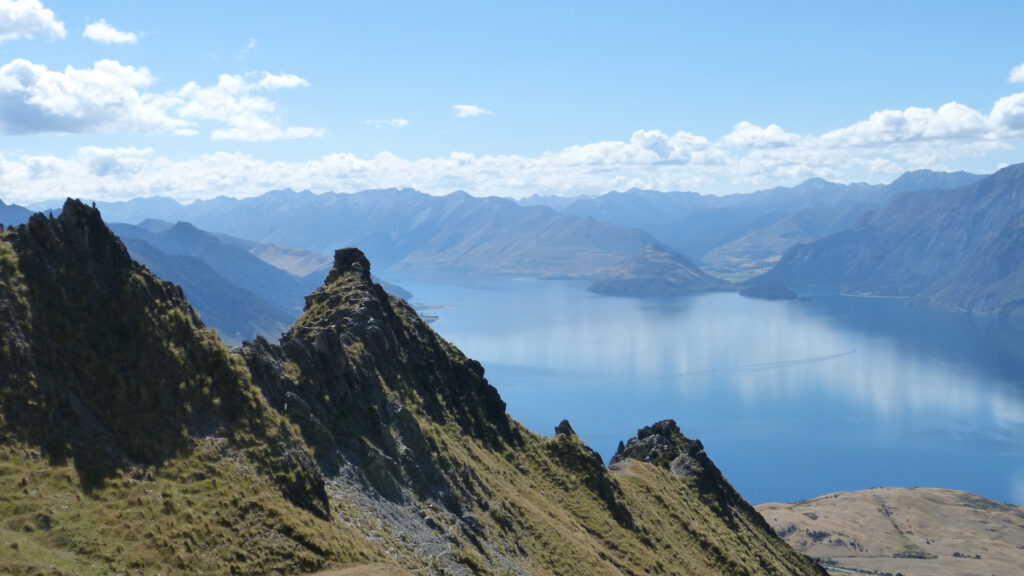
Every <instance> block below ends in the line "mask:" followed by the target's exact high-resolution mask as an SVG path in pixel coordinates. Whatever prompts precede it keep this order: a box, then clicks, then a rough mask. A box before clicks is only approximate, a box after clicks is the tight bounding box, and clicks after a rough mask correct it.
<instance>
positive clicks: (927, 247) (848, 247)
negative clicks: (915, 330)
mask: <svg viewBox="0 0 1024 576" xmlns="http://www.w3.org/2000/svg"><path fill="white" fill-rule="evenodd" d="M1022 229H1024V164H1017V165H1014V166H1010V167H1007V168H1004V169H1002V170H1000V171H998V172H996V173H995V174H993V175H991V176H988V177H986V178H984V179H982V180H979V181H977V182H976V183H974V184H971V185H968V186H963V187H960V188H956V189H952V190H918V191H908V192H903V193H900V194H899V195H898V196H896V197H895V198H894V199H893V200H892V202H890V203H889V204H888V205H887V206H885V208H883V209H880V210H878V211H877V212H875V213H873V214H870V215H868V216H867V217H865V218H864V220H863V221H861V222H860V223H859V224H858V225H857V226H855V227H853V228H851V229H849V230H846V231H843V232H839V233H837V234H834V235H831V236H828V237H825V238H823V239H821V240H818V241H816V242H812V243H808V244H801V245H797V246H794V247H793V248H792V249H790V250H789V251H788V252H787V253H786V254H785V256H784V257H783V258H782V260H781V261H780V262H779V264H778V266H776V267H775V269H774V270H772V271H771V272H770V273H768V274H766V275H765V276H763V277H761V278H758V279H755V280H754V281H753V282H754V283H755V284H756V283H772V284H780V285H785V286H789V287H791V288H793V289H796V290H798V291H801V290H802V291H808V290H835V291H843V292H851V293H866V294H872V295H880V296H897V297H906V298H914V299H915V300H916V301H917V302H919V303H923V304H927V305H931V306H938V307H943V308H947V309H951V310H956V311H961V312H968V313H971V314H977V315H984V316H999V317H1009V318H1024V242H1022V241H1024V233H1022Z"/></svg>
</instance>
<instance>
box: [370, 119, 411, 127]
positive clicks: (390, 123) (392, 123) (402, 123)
mask: <svg viewBox="0 0 1024 576" xmlns="http://www.w3.org/2000/svg"><path fill="white" fill-rule="evenodd" d="M365 124H369V125H370V126H373V127H374V128H380V129H385V128H405V127H406V126H408V125H409V121H408V120H406V119H405V118H381V119H377V120H367V121H366V122H365Z"/></svg>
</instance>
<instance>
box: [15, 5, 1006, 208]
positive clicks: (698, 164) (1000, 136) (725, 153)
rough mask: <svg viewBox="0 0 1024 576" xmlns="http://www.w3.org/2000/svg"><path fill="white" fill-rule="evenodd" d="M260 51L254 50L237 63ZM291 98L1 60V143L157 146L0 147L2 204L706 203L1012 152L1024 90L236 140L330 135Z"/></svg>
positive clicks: (45, 25)
mask: <svg viewBox="0 0 1024 576" xmlns="http://www.w3.org/2000/svg"><path fill="white" fill-rule="evenodd" d="M82 37H84V38H87V39H90V40H93V41H96V42H98V43H103V44H137V43H139V42H140V41H142V40H144V39H142V37H141V35H140V34H138V33H135V32H126V31H122V30H119V29H117V28H115V27H114V26H112V25H110V24H108V23H107V21H106V20H105V19H100V20H98V21H96V22H93V23H91V24H88V25H87V26H85V28H84V31H83V32H82ZM65 38H67V27H66V26H65V24H64V23H63V22H61V21H59V20H58V19H57V16H55V14H54V12H53V11H51V10H50V9H48V8H46V7H44V6H43V4H42V3H41V2H40V1H39V0H0V43H9V42H14V41H37V40H38V41H49V42H60V41H62V40H63V39H65ZM257 45H258V43H257V41H256V39H250V40H249V41H248V44H247V45H246V47H245V49H244V51H243V52H244V53H249V52H251V51H252V50H254V49H255V48H256V47H257ZM1007 80H1008V82H1009V83H1011V84H1014V83H1024V63H1022V64H1020V65H1019V66H1016V67H1014V68H1013V69H1012V70H1010V71H1009V75H1008V77H1007ZM297 88H303V89H306V90H316V87H315V86H312V85H311V83H310V82H308V81H307V80H306V79H305V78H303V77H300V76H298V75H296V74H292V73H288V72H279V73H273V72H269V71H263V70H254V71H251V72H248V73H244V74H229V73H223V74H221V75H220V76H219V77H218V78H217V79H216V82H213V83H210V82H209V80H207V82H206V83H203V82H201V81H189V82H187V83H185V84H183V85H180V86H177V87H173V86H172V87H161V83H160V81H159V78H158V74H157V73H154V72H153V71H151V70H150V69H149V68H148V67H146V66H137V65H130V64H123V63H122V62H120V61H119V60H116V59H102V60H97V61H95V62H93V63H92V64H91V65H90V66H84V67H83V66H79V67H75V66H72V65H67V66H66V67H64V68H63V69H62V70H59V69H50V68H49V67H47V66H46V65H44V64H39V63H35V62H33V61H31V60H29V59H26V58H14V59H11V60H10V61H8V62H6V63H3V64H2V65H0V134H3V135H6V136H9V137H29V136H35V137H40V136H41V135H60V134H76V135H83V134H84V135H90V134H95V135H134V136H144V137H150V138H153V140H154V145H152V146H150V145H146V146H134V145H132V146H100V145H86V146H79V147H77V148H75V149H74V150H72V151H70V152H65V153H64V154H62V155H60V154H47V153H42V154H41V153H30V152H24V151H10V150H5V149H0V185H2V187H3V190H4V192H3V195H4V198H3V199H4V200H6V201H8V202H19V203H33V202H38V201H41V200H47V199H53V198H56V197H61V196H65V195H75V196H81V197H86V198H92V199H104V200H117V199H127V198H132V197H137V196H152V195H163V196H168V197H173V198H177V199H180V200H186V201H187V200H192V199H198V198H210V197H214V196H218V195H229V196H252V195H258V194H261V193H263V192H266V191H268V190H271V189H275V188H285V187H289V188H295V189H310V190H313V191H317V192H320V191H338V192H354V191H359V190H364V189H371V188H386V187H413V188H417V189H419V190H422V191H425V192H428V193H435V194H443V193H448V192H451V191H453V190H457V189H463V190H467V191H469V192H471V193H473V194H477V195H505V196H512V197H522V196H528V195H531V194H536V193H540V194H558V195H580V194H595V193H601V192H606V191H609V190H623V189H627V188H647V189H659V190H696V191H700V192H708V193H715V192H717V191H720V190H723V189H725V190H734V189H736V187H738V186H740V187H746V189H747V190H753V189H755V188H757V187H764V186H768V185H775V184H782V183H789V184H793V183H797V182H799V181H802V180H804V179H807V178H811V177H823V178H826V179H831V180H836V181H850V180H852V179H855V178H863V177H865V175H867V176H868V177H870V178H874V179H875V180H876V181H887V180H891V179H892V178H894V177H896V176H898V175H899V174H901V173H902V172H904V171H907V170H913V169H919V168H930V169H940V170H941V169H950V168H953V167H955V166H956V165H957V163H958V161H961V160H963V159H965V158H985V157H987V156H989V155H992V154H994V153H997V152H1007V151H1016V150H1018V149H1019V145H1020V143H1021V141H1022V139H1024V92H1017V93H1011V94H1008V95H1006V96H1003V97H1001V98H998V99H997V100H996V101H994V102H992V104H991V106H990V107H989V108H988V109H987V110H978V109H974V108H971V107H969V106H966V105H963V104H960V103H957V102H947V103H945V104H943V105H941V106H939V107H937V108H931V107H907V108H903V109H892V110H880V111H876V112H874V113H872V114H870V115H869V116H868V117H867V118H866V119H863V120H861V121H859V122H855V123H853V124H850V125H846V126H839V127H836V128H834V129H831V130H828V131H825V132H822V133H816V134H814V133H805V134H801V133H794V132H789V131H787V130H785V129H784V128H783V127H782V126H780V125H778V124H774V123H771V124H768V125H766V126H765V125H758V124H755V123H752V122H748V121H740V122H738V123H737V124H735V125H734V126H733V127H732V129H731V131H729V132H728V133H726V134H724V135H722V136H720V137H717V138H713V137H708V136H704V135H700V134H694V133H690V132H687V131H676V132H674V133H672V132H666V131H662V130H659V129H656V128H655V129H637V130H635V131H633V132H632V134H629V135H626V134H623V138H622V139H621V140H608V141H598V142H590V143H583V144H577V145H571V146H567V147H563V148H560V149H556V150H552V151H549V152H545V153H541V154H533V155H519V154H484V155H476V154H473V153H470V152H464V151H452V152H451V153H449V154H447V155H443V156H433V157H420V158H404V157H401V156H399V155H396V154H393V153H391V152H387V151H382V152H379V153H377V154H374V155H371V156H359V155H356V154H354V153H349V152H345V151H330V150H328V151H326V152H325V153H322V154H320V155H317V156H316V157H312V158H309V159H298V160H295V159H292V160H287V161H286V160H277V159H268V158H267V157H266V156H265V155H260V154H254V153H252V152H251V151H249V150H247V149H241V148H239V147H237V145H235V144H232V143H256V142H273V141H280V140H303V139H310V138H323V137H325V136H326V135H327V130H326V129H325V128H323V127H317V126H291V125H288V123H287V122H286V121H285V119H284V117H283V116H284V114H283V112H282V110H281V108H280V106H279V103H278V101H277V100H275V98H274V95H275V94H276V93H278V92H280V91H286V90H293V89H297ZM339 105H343V104H339ZM325 112H326V111H325ZM449 114H450V116H452V117H455V118H458V119H460V120H461V119H478V118H480V117H484V116H491V115H495V112H494V111H492V110H490V109H488V108H485V107H483V106H480V105H477V104H453V105H451V108H450V109H449ZM473 121H474V122H478V121H479V120H473ZM364 122H365V124H366V125H369V126H371V127H374V128H378V129H409V127H410V125H412V122H411V121H410V120H409V119H407V118H404V117H391V118H375V119H374V118H371V119H367V120H365V121H364ZM159 137H168V138H179V139H189V138H192V139H195V138H200V139H204V140H209V141H216V142H218V143H222V145H223V149H221V150H218V151H215V152H204V153H198V154H195V155H192V156H190V157H186V158H182V157H180V156H179V157H173V156H171V155H166V154H162V153H161V152H160V151H159V150H158V149H157V147H156V145H157V144H158V143H159V141H158V140H157V139H158V138H159ZM7 142H11V140H10V139H8V140H7Z"/></svg>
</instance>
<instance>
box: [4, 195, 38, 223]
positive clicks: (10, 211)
mask: <svg viewBox="0 0 1024 576" xmlns="http://www.w3.org/2000/svg"><path fill="white" fill-rule="evenodd" d="M31 215H32V211H31V210H29V209H28V208H23V207H21V206H18V205H17V204H4V201H3V200H0V224H3V225H4V226H17V225H18V224H24V223H25V222H28V217H29V216H31Z"/></svg>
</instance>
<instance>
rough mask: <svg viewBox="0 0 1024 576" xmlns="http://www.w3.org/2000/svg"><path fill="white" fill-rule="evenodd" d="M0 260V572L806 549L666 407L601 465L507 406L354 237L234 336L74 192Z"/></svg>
mask: <svg viewBox="0 0 1024 576" xmlns="http://www.w3.org/2000/svg"><path fill="white" fill-rule="evenodd" d="M0 272H2V273H0V336H2V340H0V341H2V342H3V346H2V347H0V517H2V518H3V522H2V523H0V542H2V544H3V545H2V546H0V566H3V567H4V570H5V571H6V572H7V573H11V574H19V575H21V574H25V575H27V574H37V573H48V574H67V575H78V574H82V575H93V574H95V575H98V574H112V573H124V574H151V573H162V574H215V575H216V574H225V575H226V574H300V573H311V572H314V571H318V570H325V569H336V570H339V572H336V573H340V574H360V573H376V574H409V573H424V572H425V573H442V574H456V575H463V574H466V575H468V574H494V575H505V574H523V575H525V574H553V575H554V574H557V575H565V576H571V575H574V574H587V575H593V574H641V573H645V574H680V575H684V574H685V575H697V574H700V575H704V574H709V575H716V574H722V575H741V574H750V575H753V574H764V575H779V576H781V575H787V576H788V575H807V576H811V575H817V576H822V575H823V574H824V572H823V571H822V569H821V568H820V567H819V566H817V565H816V564H815V563H814V562H813V561H811V560H810V559H808V558H807V557H806V556H803V555H802V554H799V553H797V552H795V551H794V550H793V549H792V548H791V547H789V546H788V545H786V544H785V543H784V542H783V541H782V540H781V539H779V538H778V537H777V536H776V535H775V533H774V532H773V531H772V530H771V528H770V526H769V525H768V524H767V523H766V522H765V521H764V519H763V518H762V517H761V516H760V515H759V514H758V513H757V512H756V511H755V510H754V509H753V508H752V507H751V506H750V505H749V504H747V503H746V502H745V501H744V500H743V499H742V497H741V496H740V495H739V494H737V493H736V491H735V490H734V489H733V488H732V487H731V486H730V485H729V484H728V482H727V481H726V479H725V477H724V475H723V474H722V472H721V471H719V470H718V468H717V467H716V466H715V465H714V463H713V462H712V461H711V459H710V458H709V456H708V455H707V454H706V453H705V451H704V449H703V446H702V444H701V443H700V442H699V441H697V440H693V439H690V438H687V437H686V436H684V435H683V434H682V433H681V431H680V430H679V428H678V426H676V424H675V423H674V422H672V421H663V422H658V423H656V424H654V425H652V426H648V427H644V428H641V429H640V430H639V432H638V434H637V436H636V437H635V438H633V439H630V440H629V441H627V442H624V443H623V445H622V447H621V448H620V450H619V451H618V453H617V454H616V457H615V459H614V461H613V465H612V466H610V467H609V466H605V465H604V463H603V462H602V461H601V458H600V457H599V456H598V454H597V453H596V452H594V451H593V450H592V449H590V448H588V447H587V446H585V445H584V444H583V443H582V442H581V441H580V439H579V438H578V437H577V436H576V435H575V433H574V432H573V430H572V427H571V425H569V423H568V422H564V421H563V422H562V423H560V424H559V425H558V426H557V427H556V428H555V434H554V435H553V436H550V437H542V436H539V435H537V434H535V433H533V432H530V431H528V430H527V429H525V428H524V427H523V426H522V425H520V424H519V423H518V422H516V421H515V420H512V419H511V418H509V417H508V415H507V414H506V413H505V404H504V402H503V401H502V400H501V398H500V396H499V395H498V392H497V391H496V390H495V389H494V388H493V387H491V386H490V384H489V383H488V382H487V380H486V378H485V377H484V369H483V367H482V366H481V365H480V364H479V363H477V362H475V361H473V360H471V359H469V358H467V357H465V356H464V355H463V354H462V353H461V352H460V351H459V350H458V349H456V348H455V347H454V346H452V345H451V344H450V343H448V342H446V341H445V340H443V339H442V338H440V337H439V336H438V335H437V334H436V333H434V332H433V331H432V330H431V329H430V328H429V327H428V326H427V325H426V324H425V323H424V322H423V321H422V320H421V319H420V318H419V316H418V315H417V314H416V312H415V311H414V310H413V309H412V308H410V307H409V306H408V305H407V304H405V303H404V302H403V301H402V300H400V299H398V298H396V297H394V296H391V295H389V294H388V293H387V292H385V291H384V290H383V288H381V287H380V286H379V285H378V284H375V283H374V282H373V281H372V279H371V276H370V262H369V261H368V260H367V259H366V257H365V256H364V254H363V253H362V252H360V251H359V250H356V249H342V250H338V251H336V252H335V255H334V259H333V263H332V268H331V270H330V271H329V273H328V274H327V276H326V278H325V280H324V282H323V283H322V285H321V286H320V287H318V288H317V289H316V290H314V291H313V292H312V293H311V294H310V295H308V297H307V298H306V299H305V306H304V310H303V313H302V315H301V317H300V318H299V319H298V320H297V321H296V322H295V323H294V324H293V325H292V326H291V328H290V329H289V330H288V331H287V332H286V333H285V334H284V335H283V336H282V338H281V339H280V340H279V342H277V343H272V342H270V341H268V340H267V339H264V338H257V339H256V340H255V341H253V342H250V343H247V344H246V345H244V346H243V347H241V348H239V349H236V351H234V352H232V351H229V350H228V349H227V348H225V347H224V345H223V344H222V343H221V342H220V341H219V340H218V339H217V338H216V337H215V336H214V335H213V333H212V332H210V331H209V330H207V329H206V328H205V327H204V326H203V324H202V322H201V320H200V319H199V317H198V316H197V315H196V314H195V313H194V312H193V310H192V309H191V307H190V306H189V305H188V303H187V302H186V300H185V298H184V295H183V293H182V291H181V289H180V288H178V287H177V286H175V285H173V284H170V283H167V282H165V281H162V280H160V279H159V278H157V277H156V276H154V275H153V274H152V273H151V272H150V271H149V270H148V269H147V268H145V267H143V266H141V265H139V264H138V263H136V262H134V261H133V260H132V259H131V257H130V255H129V253H128V251H127V249H126V248H125V246H124V244H123V243H122V242H121V241H120V240H119V239H118V237H117V236H116V235H114V234H113V233H112V232H111V231H110V230H109V229H108V228H107V227H106V226H105V224H104V222H103V221H102V219H101V217H100V214H99V212H98V211H97V210H95V209H93V208H90V207H88V206H86V205H84V204H82V203H80V202H77V201H70V200H69V201H68V202H67V203H66V204H65V205H64V207H63V210H62V212H61V213H60V215H59V216H56V217H54V216H44V215H42V214H36V215H34V216H32V217H31V218H30V220H29V222H28V223H27V224H23V225H20V226H18V227H16V228H13V229H8V230H3V231H0ZM346 570H347V571H346Z"/></svg>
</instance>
